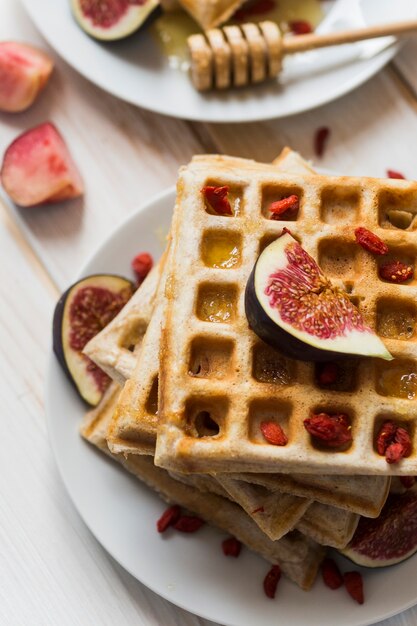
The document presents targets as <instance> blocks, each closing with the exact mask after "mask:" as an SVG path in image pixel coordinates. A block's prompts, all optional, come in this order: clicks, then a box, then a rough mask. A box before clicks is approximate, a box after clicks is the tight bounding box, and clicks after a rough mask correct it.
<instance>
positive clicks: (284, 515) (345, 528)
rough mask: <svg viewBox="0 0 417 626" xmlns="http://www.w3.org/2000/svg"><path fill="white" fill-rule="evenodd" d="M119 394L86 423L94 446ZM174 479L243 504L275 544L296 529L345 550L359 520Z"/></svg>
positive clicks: (113, 390) (224, 479) (231, 484)
mask: <svg viewBox="0 0 417 626" xmlns="http://www.w3.org/2000/svg"><path fill="white" fill-rule="evenodd" d="M119 394H120V387H119V386H118V385H117V384H115V383H113V384H112V386H111V387H110V389H109V390H108V391H107V392H106V394H105V396H104V398H103V400H102V401H101V403H100V405H99V406H98V407H97V408H95V409H93V410H92V411H90V412H89V413H88V414H87V416H86V418H85V419H84V422H83V426H82V432H83V435H84V436H85V437H86V438H87V439H89V440H90V441H92V442H93V443H94V441H93V440H94V437H95V436H96V434H97V433H99V436H100V437H103V436H104V437H106V436H107V435H108V430H109V425H110V422H111V418H112V415H113V414H114V411H115V409H116V406H117V400H118V396H119ZM103 424H106V428H107V433H106V432H105V431H103ZM107 445H108V440H107ZM172 478H173V479H174V480H177V481H180V482H183V483H185V484H187V485H191V486H192V487H195V488H196V489H198V490H199V491H201V492H203V493H214V494H216V495H220V496H222V497H223V498H228V499H229V500H231V501H232V502H235V503H236V504H239V505H240V506H241V507H242V509H243V510H244V511H245V512H246V513H247V514H248V515H249V517H251V518H252V519H253V520H254V522H255V523H256V524H257V526H258V527H259V528H260V529H261V530H262V531H263V532H264V533H265V534H266V535H267V536H268V537H269V538H270V539H271V540H273V541H276V540H278V539H280V538H281V537H283V536H284V535H285V534H287V533H288V532H290V531H291V530H293V529H294V528H295V529H296V530H300V531H302V532H303V534H305V535H307V536H308V537H310V538H311V539H314V540H315V541H317V539H320V544H321V545H326V546H332V547H335V548H342V547H345V546H346V545H347V544H348V542H349V541H350V539H351V538H352V534H353V532H354V529H355V528H356V525H357V521H358V519H359V516H358V515H357V514H355V513H350V512H349V511H342V510H341V509H336V508H335V507H332V506H325V505H321V504H320V503H317V502H312V500H311V499H307V498H305V497H297V496H293V495H291V494H285V493H284V494H281V493H277V491H274V490H273V489H271V490H270V489H269V488H265V487H263V486H259V485H257V484H253V485H250V484H248V483H247V481H240V480H235V479H233V478H232V477H231V476H218V477H216V478H214V477H212V476H208V475H203V474H187V475H186V474H172Z"/></svg>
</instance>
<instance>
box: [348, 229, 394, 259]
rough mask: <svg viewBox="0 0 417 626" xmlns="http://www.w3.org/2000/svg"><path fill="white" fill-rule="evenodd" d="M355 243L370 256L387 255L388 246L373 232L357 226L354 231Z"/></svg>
mask: <svg viewBox="0 0 417 626" xmlns="http://www.w3.org/2000/svg"><path fill="white" fill-rule="evenodd" d="M355 237H356V242H357V243H358V244H359V245H360V246H362V248H364V250H367V251H368V252H372V254H388V246H387V244H386V243H384V242H383V241H382V239H380V238H379V237H378V236H377V235H375V234H374V233H373V232H371V231H370V230H368V229H367V228H364V227H363V226H359V228H356V229H355Z"/></svg>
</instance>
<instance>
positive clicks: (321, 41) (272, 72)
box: [187, 20, 417, 91]
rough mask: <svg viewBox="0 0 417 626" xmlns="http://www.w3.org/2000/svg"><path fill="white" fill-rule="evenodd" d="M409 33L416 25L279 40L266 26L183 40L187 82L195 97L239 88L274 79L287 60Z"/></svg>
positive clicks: (215, 30)
mask: <svg viewBox="0 0 417 626" xmlns="http://www.w3.org/2000/svg"><path fill="white" fill-rule="evenodd" d="M413 31H417V20H413V21H407V22H397V23H394V24H383V25H378V26H368V27H366V28H361V29H356V30H344V31H339V32H333V33H327V34H325V35H317V34H315V33H312V34H308V35H297V36H295V37H283V36H282V33H281V31H280V29H279V27H278V25H277V24H276V23H275V22H270V21H265V22H260V23H259V24H252V23H247V24H241V25H240V26H224V27H223V28H213V29H211V30H208V31H207V32H206V33H204V34H196V35H191V36H190V37H188V39H187V44H188V49H189V53H190V58H191V79H192V82H193V85H194V87H195V88H196V89H198V90H199V91H208V90H209V89H213V88H214V89H226V88H228V87H242V86H245V85H248V84H249V83H260V82H263V81H265V80H267V79H268V78H274V77H275V76H277V75H278V74H279V72H280V71H281V68H282V60H283V58H284V57H285V55H287V54H295V53H297V52H306V51H307V50H314V49H316V48H325V47H328V46H338V45H341V44H346V43H354V42H356V41H363V40H365V39H375V38H377V37H387V36H390V35H394V36H396V35H404V34H407V33H411V32H413Z"/></svg>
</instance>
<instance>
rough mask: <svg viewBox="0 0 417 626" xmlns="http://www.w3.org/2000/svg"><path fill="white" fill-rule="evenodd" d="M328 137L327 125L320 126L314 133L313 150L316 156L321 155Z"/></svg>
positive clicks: (328, 129)
mask: <svg viewBox="0 0 417 626" xmlns="http://www.w3.org/2000/svg"><path fill="white" fill-rule="evenodd" d="M329 137H330V128H327V126H321V128H318V129H317V130H316V132H315V134H314V152H315V154H316V156H318V157H322V156H323V154H324V152H325V150H326V146H327V141H328V139H329Z"/></svg>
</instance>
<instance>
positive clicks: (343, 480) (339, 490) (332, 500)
mask: <svg viewBox="0 0 417 626" xmlns="http://www.w3.org/2000/svg"><path fill="white" fill-rule="evenodd" d="M233 477H234V478H236V479H238V480H243V481H245V482H248V483H251V484H255V485H260V486H261V487H265V488H266V489H268V490H269V491H272V492H274V491H282V492H283V493H292V494H293V495H296V496H302V497H304V498H312V499H313V500H316V501H317V502H321V503H322V504H327V505H330V506H332V507H334V508H336V509H344V510H346V511H350V512H354V513H359V514H360V515H363V516H364V517H378V515H379V514H380V512H381V509H382V507H383V506H384V504H385V500H386V499H387V496H388V493H389V489H390V482H391V480H390V478H388V477H385V476H337V475H333V476H323V475H320V474H260V473H247V474H244V473H242V474H233Z"/></svg>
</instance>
